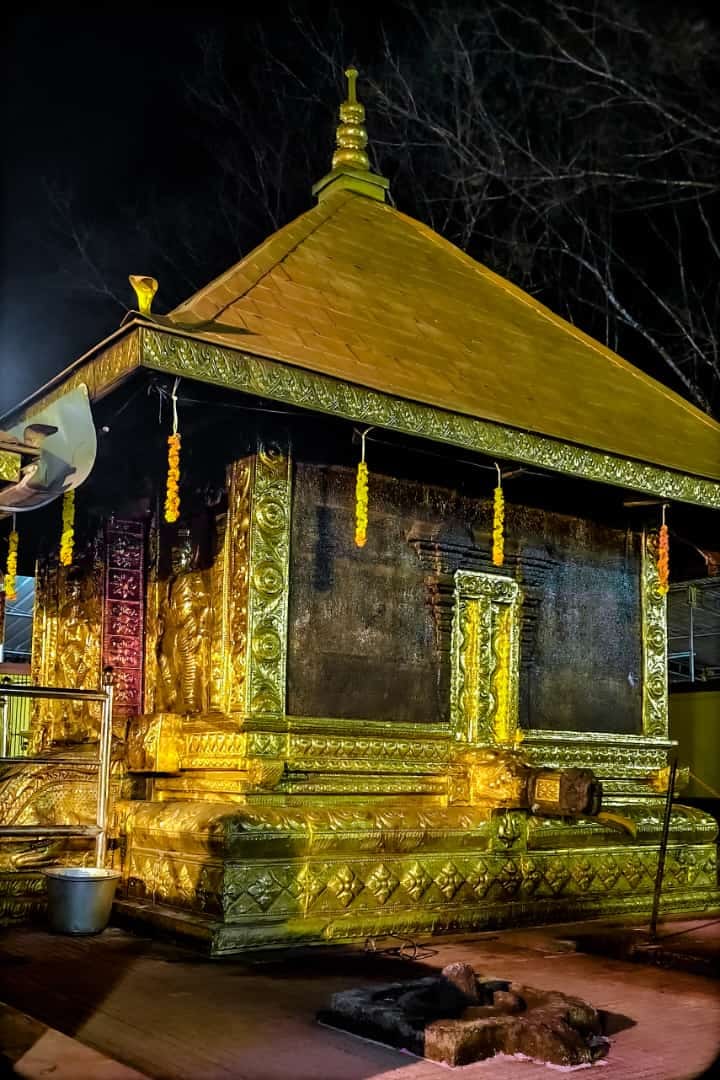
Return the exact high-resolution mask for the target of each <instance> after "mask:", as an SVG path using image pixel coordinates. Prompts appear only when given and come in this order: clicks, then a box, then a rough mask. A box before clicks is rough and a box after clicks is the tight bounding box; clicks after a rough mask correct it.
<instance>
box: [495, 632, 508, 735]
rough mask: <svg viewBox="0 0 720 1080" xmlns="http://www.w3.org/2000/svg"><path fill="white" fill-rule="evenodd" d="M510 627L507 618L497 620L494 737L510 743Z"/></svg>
mask: <svg viewBox="0 0 720 1080" xmlns="http://www.w3.org/2000/svg"><path fill="white" fill-rule="evenodd" d="M509 706H510V626H509V619H508V618H507V616H505V617H503V618H502V619H500V620H498V624H497V629H496V642H495V737H496V739H497V740H498V742H510V717H509V715H508V710H509Z"/></svg>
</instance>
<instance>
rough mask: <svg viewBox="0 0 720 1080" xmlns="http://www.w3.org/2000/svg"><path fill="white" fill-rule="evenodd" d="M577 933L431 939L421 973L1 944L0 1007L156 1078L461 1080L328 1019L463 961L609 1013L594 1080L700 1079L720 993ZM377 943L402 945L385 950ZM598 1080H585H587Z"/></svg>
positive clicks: (528, 1073)
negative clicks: (337, 1001)
mask: <svg viewBox="0 0 720 1080" xmlns="http://www.w3.org/2000/svg"><path fill="white" fill-rule="evenodd" d="M579 929H581V928H579V927H578V926H577V925H576V926H574V927H568V926H554V927H545V928H540V929H537V930H530V929H524V930H522V931H517V932H515V931H505V932H501V933H496V934H477V935H472V936H470V935H467V936H464V937H462V938H459V937H458V938H455V939H448V938H437V939H430V938H422V939H421V941H422V944H423V945H425V944H426V945H427V949H426V950H425V952H424V953H423V951H422V950H421V951H420V952H419V954H418V958H417V959H416V960H409V959H408V960H405V959H399V958H398V957H397V956H393V955H388V954H387V953H383V952H377V953H363V952H362V951H361V950H360V949H345V948H337V947H336V948H328V949H324V948H315V949H306V950H296V951H294V952H289V951H288V952H276V953H272V952H268V953H265V954H264V955H256V956H243V957H242V958H237V957H234V958H232V959H227V960H214V961H213V960H209V959H208V958H206V957H205V956H202V955H199V954H198V953H194V952H192V951H191V950H189V949H187V948H178V947H175V946H173V945H172V944H169V943H167V942H160V941H151V940H149V939H147V938H141V937H135V936H133V935H131V934H129V933H126V932H125V931H121V930H117V929H110V930H108V931H106V932H105V933H104V934H101V935H99V936H98V937H94V938H63V937H56V936H51V935H49V934H47V933H44V932H43V931H41V930H38V929H20V928H16V929H11V930H7V931H6V932H5V933H4V934H3V936H2V937H1V938H0V998H2V999H4V1000H6V1001H8V1002H9V1003H10V1004H12V1005H13V1006H14V1007H16V1008H18V1009H21V1010H23V1011H24V1012H26V1013H30V1014H32V1015H34V1016H36V1017H37V1018H38V1019H39V1020H41V1021H42V1022H44V1023H46V1024H49V1025H50V1026H52V1027H53V1028H56V1029H58V1030H59V1031H62V1032H64V1033H65V1034H67V1035H70V1036H72V1037H73V1038H75V1039H77V1040H80V1041H82V1042H83V1043H85V1044H87V1045H90V1046H92V1047H94V1048H96V1049H98V1050H100V1051H101V1052H103V1053H104V1054H106V1055H108V1056H109V1057H111V1058H114V1059H115V1060H117V1061H122V1062H124V1063H126V1064H127V1065H129V1066H132V1067H134V1068H136V1069H138V1070H139V1071H140V1072H141V1073H144V1074H146V1076H148V1077H151V1078H153V1080H230V1078H232V1080H371V1078H375V1077H377V1078H382V1080H448V1077H449V1076H450V1075H452V1074H451V1073H449V1071H448V1069H447V1068H446V1067H444V1066H442V1065H438V1064H435V1063H434V1062H428V1061H421V1060H418V1059H417V1058H414V1057H412V1056H410V1055H407V1054H402V1053H400V1052H398V1051H393V1050H389V1049H387V1048H384V1047H380V1046H377V1045H375V1044H373V1043H370V1042H367V1041H364V1040H362V1039H359V1038H357V1037H356V1036H353V1035H349V1034H345V1033H342V1032H338V1031H331V1030H329V1029H327V1028H324V1027H321V1026H319V1025H318V1024H317V1023H316V1022H315V1019H314V1018H315V1014H316V1013H317V1012H318V1011H319V1010H320V1009H322V1008H323V1007H325V1006H326V1005H327V1004H328V1002H329V1000H330V997H331V995H332V994H333V993H337V992H339V991H341V990H347V989H350V988H352V987H357V986H363V985H365V986H373V985H380V984H381V983H387V982H393V981H398V980H401V979H409V978H418V977H422V976H426V975H432V974H436V973H437V972H438V971H439V970H441V969H442V968H443V967H445V965H446V964H449V963H452V962H457V961H464V962H469V963H471V964H472V965H473V966H474V967H475V968H476V970H479V971H482V972H483V973H485V974H487V975H488V976H496V977H499V978H506V979H511V980H513V981H517V982H523V983H529V984H530V985H534V986H541V987H544V988H547V989H556V990H562V991H563V992H565V993H567V994H571V995H574V996H577V997H581V998H584V999H585V1000H587V1001H589V1002H590V1003H591V1004H592V1005H594V1006H595V1008H596V1009H599V1010H603V1011H604V1012H605V1013H606V1014H607V1023H606V1031H607V1033H608V1034H609V1036H610V1039H611V1046H610V1050H609V1053H608V1056H607V1058H606V1059H605V1061H604V1063H603V1064H598V1065H595V1066H592V1069H594V1070H595V1072H596V1073H597V1080H696V1078H698V1077H699V1076H701V1075H702V1074H703V1071H704V1070H705V1071H706V1072H707V1075H708V1076H711V1075H720V1074H719V1073H718V1072H710V1071H708V1070H711V1069H712V1068H713V1062H714V1061H715V1060H716V1059H717V1057H718V1054H719V1053H720V993H719V992H718V990H719V988H718V983H717V982H716V981H713V980H711V979H707V978H703V977H701V976H697V975H690V974H687V973H685V972H674V971H673V972H670V971H664V970H662V969H659V968H655V967H651V966H645V965H640V964H629V963H626V962H623V961H620V960H617V959H614V958H611V957H607V956H604V957H602V956H591V955H585V954H583V953H581V952H577V951H575V950H574V949H573V948H571V947H568V946H567V945H562V944H559V942H561V941H569V940H570V939H571V935H572V933H573V932H574V931H578V930H579ZM377 944H378V946H381V947H382V946H386V945H397V941H378V943H377ZM456 1075H457V1077H458V1080H460V1078H461V1080H552V1078H553V1077H554V1076H556V1075H557V1073H555V1072H552V1071H549V1070H548V1069H547V1068H546V1067H544V1066H542V1065H538V1064H535V1063H533V1062H527V1061H524V1062H519V1061H516V1060H513V1059H507V1058H504V1059H503V1058H493V1059H491V1060H489V1061H484V1062H478V1063H476V1064H474V1065H469V1066H465V1067H463V1068H462V1069H461V1070H460V1071H459V1072H457V1073H456ZM586 1075H589V1076H592V1075H593V1074H588V1073H587V1071H584V1072H583V1073H582V1076H586Z"/></svg>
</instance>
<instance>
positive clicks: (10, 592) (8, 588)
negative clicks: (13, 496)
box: [5, 515, 19, 600]
mask: <svg viewBox="0 0 720 1080" xmlns="http://www.w3.org/2000/svg"><path fill="white" fill-rule="evenodd" d="M18 539H19V538H18V534H17V532H16V530H15V516H14V515H13V528H12V532H11V533H10V536H9V537H8V553H7V563H6V564H5V599H6V600H14V599H15V597H16V596H17V592H16V589H15V579H16V578H17V550H18Z"/></svg>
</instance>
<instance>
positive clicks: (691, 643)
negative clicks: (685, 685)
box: [688, 585, 697, 683]
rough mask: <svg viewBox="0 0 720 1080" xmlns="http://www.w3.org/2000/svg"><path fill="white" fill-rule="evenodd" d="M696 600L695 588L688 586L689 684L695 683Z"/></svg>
mask: <svg viewBox="0 0 720 1080" xmlns="http://www.w3.org/2000/svg"><path fill="white" fill-rule="evenodd" d="M696 599H697V597H696V594H695V586H694V585H689V586H688V604H689V606H690V618H689V620H688V621H689V624H690V632H689V635H688V636H689V641H688V649H689V651H690V657H689V659H690V682H691V683H694V682H695V602H696Z"/></svg>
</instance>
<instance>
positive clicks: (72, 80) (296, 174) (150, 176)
mask: <svg viewBox="0 0 720 1080" xmlns="http://www.w3.org/2000/svg"><path fill="white" fill-rule="evenodd" d="M656 6H657V5H653V7H654V8H656ZM341 9H342V16H341V17H342V22H343V24H344V28H345V35H344V40H343V44H342V53H343V55H344V56H346V59H347V61H350V62H355V63H358V65H359V66H360V68H361V74H362V70H363V68H367V67H368V66H370V67H371V66H372V64H373V60H374V58H376V55H377V52H378V49H379V44H380V34H381V26H383V25H384V26H385V27H386V28H387V29H388V32H389V33H390V35H391V36H392V35H394V37H395V40H397V41H401V40H402V39H403V31H404V19H405V18H406V9H405V8H404V6H403V5H402V4H400V3H397V4H396V3H393V2H390V0H388V2H386V3H383V4H380V3H378V4H373V3H370V2H368V3H364V4H363V5H362V8H361V9H360V8H356V7H355V6H354V5H353V6H345V5H341ZM293 10H294V11H295V13H296V14H297V15H298V16H299V17H300V18H307V17H308V16H311V17H312V19H314V20H315V22H316V24H317V25H318V26H320V27H327V25H329V23H330V21H331V18H330V15H329V12H330V10H331V5H327V7H324V6H323V5H322V4H317V3H308V2H306V3H304V4H303V3H302V2H300V3H296V4H295V5H294V8H293ZM263 36H264V39H265V41H266V42H268V43H270V44H271V47H272V49H273V52H274V54H275V55H276V56H277V58H278V59H279V60H280V62H281V63H286V64H288V65H291V66H292V65H295V66H297V65H299V66H300V67H301V68H302V66H303V65H304V70H305V73H306V74H307V73H310V77H312V72H311V69H312V66H313V64H314V63H315V61H314V60H313V58H312V57H311V56H298V44H297V37H296V36H294V35H293V32H292V18H291V16H290V15H289V13H288V8H287V6H286V5H277V4H275V5H274V4H272V3H265V4H262V5H261V4H257V5H256V6H255V7H254V8H253V6H252V5H250V6H248V5H244V6H243V8H242V13H239V12H238V8H237V7H236V8H234V9H233V11H232V12H226V11H224V10H223V9H216V8H208V7H198V8H192V9H184V8H180V9H178V8H173V9H167V10H166V9H150V10H148V8H147V7H139V8H135V9H133V8H132V7H122V8H119V7H118V8H115V9H113V10H112V11H111V10H109V9H108V10H98V9H92V10H91V9H87V10H80V11H78V10H70V9H68V10H62V11H60V9H56V11H55V12H54V13H51V14H46V13H44V12H43V13H40V12H33V11H32V10H30V11H24V12H22V13H20V14H16V15H14V16H12V17H10V18H8V19H6V24H5V28H4V33H3V45H2V48H3V54H4V55H3V60H4V64H3V69H4V72H5V79H4V84H3V135H4V147H3V149H4V154H3V163H2V177H3V184H2V296H1V324H0V373H1V375H2V378H0V412H2V411H3V410H4V409H7V408H9V407H10V406H12V405H13V404H15V403H17V402H18V401H20V400H21V399H22V398H24V397H25V396H26V395H28V394H29V393H31V392H32V391H33V390H34V389H36V388H37V387H38V386H40V385H41V384H42V383H43V382H44V381H46V380H47V379H48V378H50V377H52V376H53V375H54V374H56V373H57V372H58V371H60V370H62V369H63V368H64V367H66V366H67V365H68V364H69V363H71V362H72V361H73V360H74V359H76V358H77V357H78V356H79V355H81V354H82V353H83V352H85V351H86V350H87V349H89V348H90V347H92V346H93V345H94V344H95V343H96V342H98V341H100V340H101V339H102V338H104V337H105V336H107V335H108V334H110V333H112V332H113V331H114V330H115V329H116V328H117V327H118V325H119V324H120V322H121V320H122V318H123V316H124V314H125V312H126V310H127V309H128V308H129V307H130V306H132V304H133V295H132V292H131V289H130V286H129V284H128V283H127V275H128V274H130V273H143V274H153V275H154V276H156V277H157V278H158V279H159V281H160V291H159V293H158V297H157V300H156V303H155V308H156V310H158V311H159V312H165V311H168V310H170V309H171V308H172V307H173V306H174V305H175V304H176V303H178V302H179V301H181V300H182V299H184V298H185V297H186V296H189V295H191V294H192V292H194V291H195V289H197V288H200V287H201V286H202V285H204V284H205V283H206V282H207V281H209V280H211V279H212V278H213V277H214V276H215V275H217V274H219V273H221V272H222V271H223V270H225V269H226V268H227V267H228V266H229V265H231V264H232V263H233V262H235V261H236V260H237V259H238V258H240V257H241V256H242V255H243V254H245V253H246V252H247V251H248V250H250V248H252V247H253V246H254V245H255V244H256V243H258V242H259V241H261V240H262V239H263V238H264V236H265V235H267V234H268V233H269V232H270V231H272V228H271V226H270V225H269V224H268V219H267V214H265V213H263V212H261V211H260V209H259V208H258V207H257V206H256V205H255V204H254V203H253V199H252V198H251V197H249V196H248V195H247V194H244V195H242V196H241V197H240V198H238V200H237V205H238V209H239V213H238V218H237V221H236V222H232V223H230V226H229V227H228V228H227V229H224V228H223V226H222V222H221V220H220V219H219V217H218V215H217V214H215V215H212V214H210V213H209V210H210V209H213V208H215V207H216V205H217V203H218V200H219V199H220V198H221V197H222V195H223V194H225V195H227V184H228V170H227V169H225V172H224V174H223V170H222V168H221V167H220V164H219V155H220V156H221V155H222V154H223V153H224V152H225V150H227V149H229V148H231V149H232V150H233V153H237V155H238V161H239V162H240V164H239V165H238V169H239V170H242V168H243V165H242V160H243V153H245V154H247V155H251V154H252V145H251V144H252V142H253V138H252V131H253V130H255V131H259V130H261V129H262V125H263V124H264V123H275V124H278V125H280V124H282V120H281V119H278V117H282V116H285V115H286V116H287V118H288V119H287V127H288V131H287V134H288V137H289V138H290V139H291V140H293V148H292V152H293V154H294V155H295V160H294V165H293V170H292V171H291V172H290V173H289V174H288V179H287V181H286V182H285V192H284V201H283V205H282V207H281V213H280V215H279V216H280V218H281V220H279V221H278V225H279V224H282V223H284V221H286V220H288V219H289V218H291V217H292V216H294V215H295V214H297V213H301V212H302V211H303V210H306V209H309V208H310V207H311V206H312V205H313V203H314V200H313V198H312V196H311V194H310V186H311V184H312V182H313V181H314V180H316V179H319V177H320V176H322V175H323V173H324V172H325V171H327V168H328V166H329V160H330V155H331V152H332V145H333V127H334V123H335V116H336V109H337V104H338V102H339V99H340V92H341V89H342V87H341V86H340V85H339V83H338V82H337V80H333V78H332V76H331V73H330V72H329V71H325V72H324V73H323V74H321V75H319V76H318V82H317V85H315V86H314V87H313V88H312V93H310V92H309V97H308V100H307V101H305V102H303V100H302V94H301V93H299V94H298V95H297V96H296V99H295V100H293V101H292V102H289V101H287V102H286V101H285V100H284V99H283V100H282V101H280V102H279V107H276V108H275V110H272V109H270V108H268V107H267V99H268V98H271V97H272V94H273V88H272V86H268V84H267V82H265V84H263V81H262V78H260V79H259V80H258V78H257V75H258V69H259V67H262V64H263V53H262V50H261V49H260V47H259V44H258V43H259V41H260V39H261V37H263ZM209 41H214V42H220V43H221V49H222V52H223V55H224V58H225V63H226V67H227V71H228V75H229V77H230V78H231V80H232V86H233V90H234V93H235V95H236V97H237V100H238V102H239V107H240V111H241V112H243V111H244V114H245V115H246V117H247V132H248V134H247V135H246V136H241V135H238V134H236V135H233V134H232V132H228V131H227V130H220V128H219V127H218V130H217V131H215V130H213V118H212V115H211V111H209V110H208V109H207V107H204V108H199V107H198V104H197V101H196V100H195V99H194V96H193V87H196V86H197V85H198V81H200V82H202V79H203V74H202V73H203V56H204V50H205V49H206V47H207V44H208V42H209ZM319 66H322V65H321V64H320V65H319ZM430 75H432V71H430ZM258 86H260V87H261V91H258ZM263 95H265V98H263ZM277 104H278V103H277V102H276V106H277ZM286 105H287V108H286ZM374 122H375V124H377V120H375V121H374V120H373V116H372V114H371V115H370V116H369V118H368V126H369V128H370V133H371V137H372V135H373V130H374V128H373V123H374ZM223 140H224V141H223ZM233 140H234V143H233V145H232V146H231V143H232V142H233ZM241 144H242V145H241ZM382 164H383V166H385V165H391V163H390V162H389V161H388V160H387V158H386V159H384V160H383V163H382ZM384 171H386V172H387V173H388V175H390V176H391V180H392V188H393V190H394V191H395V192H396V194H397V193H398V192H399V193H400V194H399V195H398V202H399V205H400V208H401V209H405V210H406V211H408V212H410V213H413V211H414V210H415V209H416V208H415V207H413V206H409V205H408V204H407V200H403V197H402V175H401V174H402V168H401V169H400V170H399V174H398V175H396V176H393V175H392V168H390V169H385V170H384ZM435 180H436V181H437V177H435ZM240 211H241V212H240ZM211 218H212V222H211V220H210V219H211ZM206 222H207V233H205V232H204V229H205V224H206ZM81 252H83V253H84V254H82V255H81ZM472 253H474V252H472ZM480 254H481V255H482V251H481V252H480ZM653 261H654V260H652V259H651V260H650V262H651V263H652V262H653ZM541 298H543V299H546V302H548V303H550V304H551V306H554V305H553V303H552V298H545V297H541ZM586 328H587V329H589V330H590V331H591V332H592V330H593V327H592V326H587V327H586ZM628 355H629V358H630V359H633V360H635V361H636V362H643V361H642V360H637V358H636V354H635V353H634V352H633V353H632V354H628ZM645 366H646V368H647V369H648V370H650V371H652V373H653V374H658V371H656V370H654V368H653V362H652V358H651V357H650V358H649V359H648V360H647V362H646V363H645ZM661 377H662V374H661Z"/></svg>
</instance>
